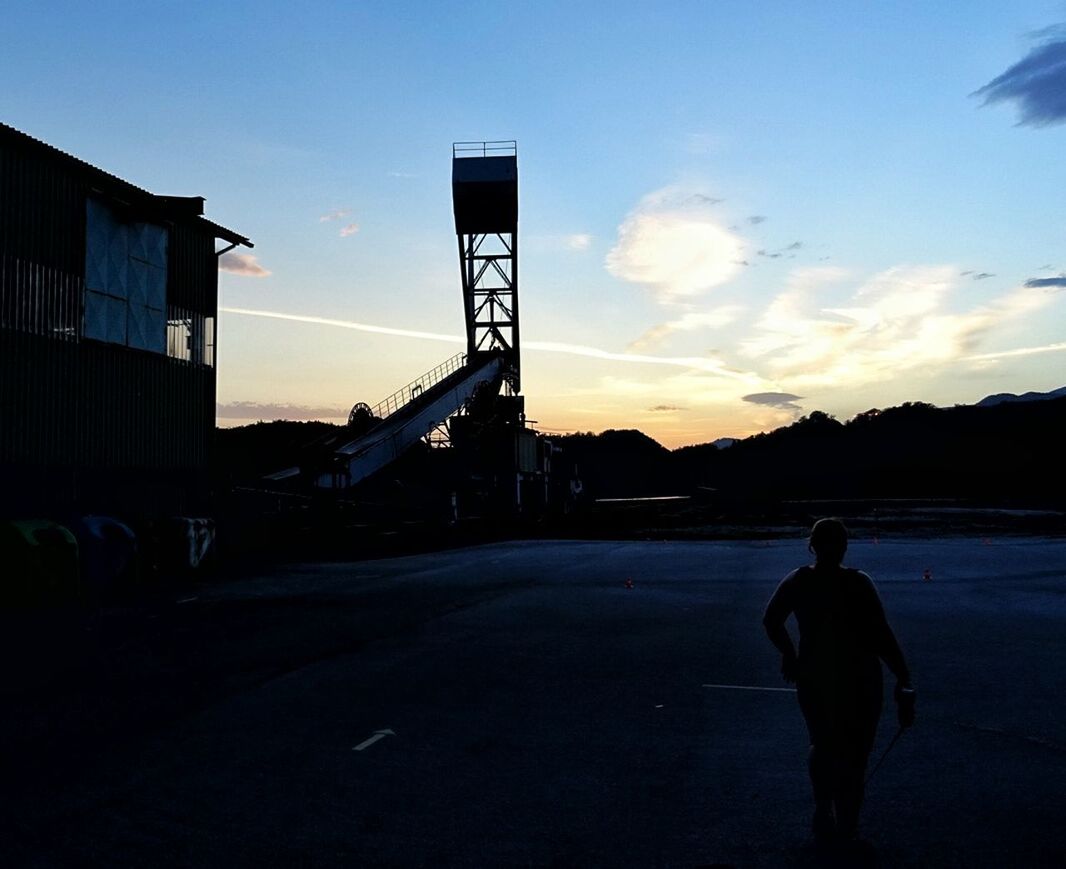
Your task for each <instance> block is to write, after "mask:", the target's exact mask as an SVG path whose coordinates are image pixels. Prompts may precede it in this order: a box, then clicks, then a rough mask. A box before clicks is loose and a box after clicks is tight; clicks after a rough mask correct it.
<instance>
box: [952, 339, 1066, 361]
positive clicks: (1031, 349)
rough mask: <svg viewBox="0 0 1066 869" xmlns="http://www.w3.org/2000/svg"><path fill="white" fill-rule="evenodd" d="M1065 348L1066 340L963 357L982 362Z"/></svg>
mask: <svg viewBox="0 0 1066 869" xmlns="http://www.w3.org/2000/svg"><path fill="white" fill-rule="evenodd" d="M1061 350H1066V341H1063V342H1060V343H1058V344H1045V345H1044V346H1043V347H1019V348H1018V349H1017V350H1001V351H1000V352H999V353H979V354H978V355H976V356H966V357H964V359H965V361H967V362H982V361H984V360H986V359H1006V358H1007V357H1009V356H1033V355H1035V354H1037V353H1058V352H1059V351H1061Z"/></svg>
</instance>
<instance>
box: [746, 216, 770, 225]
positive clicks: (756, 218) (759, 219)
mask: <svg viewBox="0 0 1066 869" xmlns="http://www.w3.org/2000/svg"><path fill="white" fill-rule="evenodd" d="M767 219H768V218H767V217H766V215H765V214H753V215H752V216H751V217H749V218H748V223H750V224H751V225H752V226H758V225H759V224H760V223H766V221H767Z"/></svg>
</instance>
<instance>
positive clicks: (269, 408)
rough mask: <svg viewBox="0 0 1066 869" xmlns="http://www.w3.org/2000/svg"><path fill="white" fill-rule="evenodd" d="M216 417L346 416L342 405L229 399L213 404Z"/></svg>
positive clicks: (309, 417) (301, 417)
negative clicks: (270, 402) (310, 405)
mask: <svg viewBox="0 0 1066 869" xmlns="http://www.w3.org/2000/svg"><path fill="white" fill-rule="evenodd" d="M215 416H216V417H217V418H218V419H265V420H274V419H294V420H311V419H341V418H344V417H347V416H348V409H347V408H343V407H308V406H306V405H302V404H263V403H261V402H258V401H231V402H227V403H226V404H223V403H221V402H219V403H218V404H216V405H215Z"/></svg>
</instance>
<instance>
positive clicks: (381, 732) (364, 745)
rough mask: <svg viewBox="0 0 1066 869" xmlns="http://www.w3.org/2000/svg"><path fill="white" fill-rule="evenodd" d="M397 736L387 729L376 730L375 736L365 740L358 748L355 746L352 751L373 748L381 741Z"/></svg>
mask: <svg viewBox="0 0 1066 869" xmlns="http://www.w3.org/2000/svg"><path fill="white" fill-rule="evenodd" d="M395 735H396V734H395V733H393V732H392V731H391V730H387V729H386V730H376V731H374V735H373V736H371V737H370V738H369V739H364V740H363V741H362V742H360V743H359V744H358V745H357V746H355V748H353V749H352V751H362V750H363V749H364V748H370V746H372V745H373V744H374V743H375V742H377V741H378V740H379V739H384V738H385V737H386V736H395Z"/></svg>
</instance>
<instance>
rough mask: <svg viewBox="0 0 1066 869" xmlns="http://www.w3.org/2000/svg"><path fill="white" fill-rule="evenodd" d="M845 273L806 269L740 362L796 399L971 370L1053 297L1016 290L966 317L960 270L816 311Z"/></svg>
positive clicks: (893, 282)
mask: <svg viewBox="0 0 1066 869" xmlns="http://www.w3.org/2000/svg"><path fill="white" fill-rule="evenodd" d="M842 277H843V273H840V272H834V271H833V270H813V269H805V270H802V271H799V272H796V273H794V274H793V277H792V280H791V282H790V284H789V286H788V287H786V289H785V290H784V291H782V292H781V293H780V294H779V295H778V296H777V297H776V298H775V299H774V300H773V301H772V302H771V303H770V305H769V306H768V307H767V308H766V310H765V311H764V312H763V315H762V317H761V318H760V319H759V320H758V322H757V323H756V324H755V334H754V335H753V336H752V337H751V338H749V339H748V340H746V341H744V342H743V343H742V344H741V352H742V353H743V354H744V355H746V356H748V357H750V358H752V359H754V360H758V362H760V363H761V364H762V366H764V370H765V372H766V373H767V374H768V375H769V376H770V377H772V378H773V379H774V380H775V381H776V382H779V383H782V384H785V385H786V387H787V388H789V389H798V390H801V391H803V390H809V389H818V388H826V387H828V388H849V387H854V386H858V385H861V384H865V383H872V382H876V381H884V380H889V379H892V378H894V377H897V376H899V375H900V374H901V373H903V372H915V371H921V370H926V371H930V372H932V371H935V370H937V369H938V368H940V367H942V366H943V365H945V364H950V363H954V362H956V361H960V360H965V359H967V358H969V357H970V355H971V354H972V353H973V350H974V347H975V346H976V345H977V344H978V343H979V342H980V340H981V339H982V338H983V337H984V336H985V335H986V334H988V333H989V332H991V331H992V330H993V329H995V328H997V327H998V326H1000V325H1002V324H1004V323H1006V322H1009V321H1010V320H1012V319H1015V318H1018V317H1021V316H1023V315H1025V314H1029V313H1032V312H1033V311H1036V310H1037V309H1039V308H1040V307H1043V306H1044V305H1045V304H1047V303H1048V302H1049V301H1051V299H1052V297H1051V296H1050V295H1049V294H1047V293H1042V292H1040V291H1039V290H1036V289H1033V288H1027V287H1019V288H1017V289H1015V290H1012V291H1011V292H1009V293H1007V294H1005V295H1003V296H1001V297H999V298H998V299H995V300H994V301H992V302H990V303H988V304H985V305H981V306H979V307H976V308H973V309H972V310H969V311H965V312H962V313H955V312H951V311H950V310H949V309H948V302H949V301H950V300H951V294H952V291H953V290H954V288H955V284H956V281H957V280H958V269H957V267H954V266H898V267H895V268H892V269H888V270H886V271H884V272H881V273H880V274H877V275H874V276H873V277H872V278H870V279H869V280H868V281H867V282H866V283H865V284H863V285H862V286H860V287H859V288H858V289H857V290H856V291H855V292H853V293H852V295H851V297H850V298H849V299H847V300H846V301H845V302H844V303H843V304H836V305H834V304H824V303H822V304H819V303H818V299H817V298H816V296H817V295H818V294H824V291H825V289H826V286H825V285H826V284H827V283H830V282H836V281H839V280H840V278H842Z"/></svg>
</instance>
